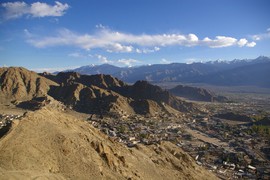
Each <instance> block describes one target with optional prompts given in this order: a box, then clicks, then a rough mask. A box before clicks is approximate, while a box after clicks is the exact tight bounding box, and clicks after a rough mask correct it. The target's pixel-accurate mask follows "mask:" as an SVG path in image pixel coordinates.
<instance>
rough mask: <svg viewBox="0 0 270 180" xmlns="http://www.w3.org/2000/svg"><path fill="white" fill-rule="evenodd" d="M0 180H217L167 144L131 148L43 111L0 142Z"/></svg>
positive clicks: (64, 116)
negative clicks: (43, 179)
mask: <svg viewBox="0 0 270 180" xmlns="http://www.w3.org/2000/svg"><path fill="white" fill-rule="evenodd" d="M0 152H1V153H0V179H36V178H47V179H216V177H215V176H214V175H213V174H211V173H210V172H208V171H206V170H205V169H203V168H202V167H200V166H198V165H196V163H195V162H194V160H193V159H192V158H191V157H190V156H189V155H188V154H187V153H185V152H183V151H182V150H181V149H180V148H179V147H177V146H175V145H173V144H172V143H170V142H162V143H161V144H159V145H150V146H143V145H137V146H135V147H134V148H127V147H126V146H124V145H122V144H120V143H118V142H114V141H113V140H112V139H110V138H109V137H107V136H105V135H104V134H102V133H101V132H99V130H97V129H95V128H93V127H92V126H91V125H90V124H89V123H88V122H86V121H84V120H79V119H77V118H76V117H75V116H72V115H68V114H66V113H65V112H64V111H62V110H57V108H53V109H52V108H50V107H43V108H42V109H40V110H38V111H35V112H29V113H27V114H26V115H25V116H24V117H23V118H22V119H20V120H15V121H13V125H12V128H11V130H10V131H9V133H8V134H6V135H5V136H4V137H2V139H1V140H0Z"/></svg>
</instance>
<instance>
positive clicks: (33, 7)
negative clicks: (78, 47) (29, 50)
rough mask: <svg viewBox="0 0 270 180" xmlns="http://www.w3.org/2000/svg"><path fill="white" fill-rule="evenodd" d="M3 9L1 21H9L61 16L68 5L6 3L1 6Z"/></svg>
mask: <svg viewBox="0 0 270 180" xmlns="http://www.w3.org/2000/svg"><path fill="white" fill-rule="evenodd" d="M1 8H3V9H4V10H3V19H5V20H10V19H16V18H20V17H23V16H27V17H46V16H54V17H57V16H63V15H64V13H65V11H66V10H67V9H68V8H69V5H68V4H66V3H65V4H63V3H61V2H58V1H55V4H54V5H49V4H47V3H42V2H34V3H32V4H27V3H25V2H23V1H22V2H20V1H17V2H6V3H2V4H1Z"/></svg>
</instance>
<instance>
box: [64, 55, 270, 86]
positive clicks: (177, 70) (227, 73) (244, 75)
mask: <svg viewBox="0 0 270 180" xmlns="http://www.w3.org/2000/svg"><path fill="white" fill-rule="evenodd" d="M68 71H74V72H78V73H80V74H87V75H92V74H110V75H112V76H114V77H117V78H119V79H121V80H123V81H125V82H129V83H134V82H136V81H138V80H146V81H149V82H179V83H181V82H182V83H205V84H211V85H219V86H259V87H266V88H270V78H268V77H270V58H269V57H265V56H260V57H258V58H256V59H244V60H238V59H235V60H232V61H220V60H217V61H210V62H205V63H192V64H186V63H172V64H154V65H146V66H139V67H116V66H113V65H110V64H103V65H97V66H95V65H90V66H82V67H80V68H76V69H72V70H68Z"/></svg>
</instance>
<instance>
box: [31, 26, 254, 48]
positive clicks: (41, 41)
mask: <svg viewBox="0 0 270 180" xmlns="http://www.w3.org/2000/svg"><path fill="white" fill-rule="evenodd" d="M27 41H28V42H29V43H30V44H32V45H33V46H35V47H38V48H44V47H53V46H75V47H79V48H81V49H85V50H91V49H95V48H100V49H105V50H106V51H107V52H121V53H130V52H136V53H150V52H156V51H159V50H160V47H161V48H162V47H167V46H185V47H192V46H207V47H210V48H223V47H229V46H238V47H244V46H247V47H254V45H256V44H254V43H253V42H248V40H247V39H245V38H241V39H239V40H238V39H236V38H233V37H227V36H216V37H215V38H214V39H211V38H209V37H205V38H204V39H202V40H200V39H199V38H198V37H197V36H196V35H195V34H188V35H184V34H154V35H150V34H140V35H135V34H128V33H122V32H117V31H112V30H110V29H107V28H105V27H103V26H102V28H99V29H98V30H97V31H96V32H95V33H93V34H78V33H74V32H72V31H70V30H68V29H62V30H59V31H58V32H57V33H56V35H53V36H47V37H39V38H29V39H28V40H27ZM252 45H253V46H252Z"/></svg>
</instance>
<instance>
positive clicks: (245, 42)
mask: <svg viewBox="0 0 270 180" xmlns="http://www.w3.org/2000/svg"><path fill="white" fill-rule="evenodd" d="M247 42H248V41H247V40H246V39H240V40H239V41H238V42H237V44H238V45H239V46H240V47H243V46H245V45H246V44H247Z"/></svg>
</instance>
